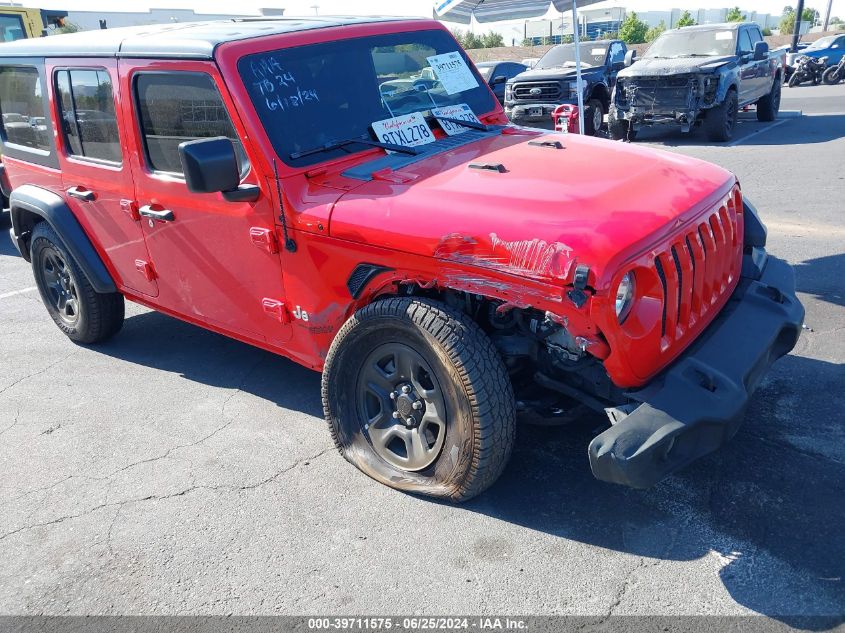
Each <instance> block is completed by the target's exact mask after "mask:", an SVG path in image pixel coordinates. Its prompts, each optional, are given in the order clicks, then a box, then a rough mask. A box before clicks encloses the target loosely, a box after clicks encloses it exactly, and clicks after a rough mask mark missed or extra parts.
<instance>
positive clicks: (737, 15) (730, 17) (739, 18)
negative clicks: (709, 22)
mask: <svg viewBox="0 0 845 633" xmlns="http://www.w3.org/2000/svg"><path fill="white" fill-rule="evenodd" d="M725 22H745V14H744V13H743V12H742V11H740V10H739V7H734V8H733V9H729V10H728V12H727V14H726V15H725Z"/></svg>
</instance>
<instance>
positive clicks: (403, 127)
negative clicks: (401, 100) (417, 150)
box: [372, 112, 435, 147]
mask: <svg viewBox="0 0 845 633" xmlns="http://www.w3.org/2000/svg"><path fill="white" fill-rule="evenodd" d="M372 126H373V132H375V133H376V136H377V137H378V140H380V141H381V142H382V143H393V144H394V145H404V146H406V147H416V146H417V145H426V144H428V143H433V142H434V140H435V139H434V133H432V131H431V128H430V127H428V123H426V122H425V117H424V116H423V115H422V114H420V113H419V112H412V113H411V114H403V115H401V116H397V117H393V118H392V119H383V120H381V121H373V123H372Z"/></svg>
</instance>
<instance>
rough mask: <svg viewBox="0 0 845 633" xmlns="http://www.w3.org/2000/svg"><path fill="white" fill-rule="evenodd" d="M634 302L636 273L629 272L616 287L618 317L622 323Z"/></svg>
mask: <svg viewBox="0 0 845 633" xmlns="http://www.w3.org/2000/svg"><path fill="white" fill-rule="evenodd" d="M633 304H634V273H633V272H630V273H627V274H626V275H625V276H624V277H622V281H620V282H619V286H618V287H617V288H616V318H617V319H619V322H620V323H622V322H623V321H624V320H625V317H627V316H628V313H629V312H630V311H631V306H632V305H633Z"/></svg>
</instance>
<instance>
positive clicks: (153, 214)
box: [138, 204, 176, 222]
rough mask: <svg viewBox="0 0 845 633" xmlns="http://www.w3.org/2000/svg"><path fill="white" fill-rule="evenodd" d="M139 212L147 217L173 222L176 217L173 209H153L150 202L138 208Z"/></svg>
mask: <svg viewBox="0 0 845 633" xmlns="http://www.w3.org/2000/svg"><path fill="white" fill-rule="evenodd" d="M138 213H140V214H141V215H142V216H144V217H145V218H151V219H153V220H161V221H162V222H173V220H175V219H176V218H174V217H173V211H171V210H170V209H153V208H152V206H150V205H148V204H145V205H144V206H143V207H141V208H140V209H138Z"/></svg>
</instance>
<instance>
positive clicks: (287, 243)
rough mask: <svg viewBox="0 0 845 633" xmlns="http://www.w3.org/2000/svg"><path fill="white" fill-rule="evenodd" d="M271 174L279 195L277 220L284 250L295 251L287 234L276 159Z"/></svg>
mask: <svg viewBox="0 0 845 633" xmlns="http://www.w3.org/2000/svg"><path fill="white" fill-rule="evenodd" d="M273 175H274V176H275V177H276V195H277V196H279V221H280V222H281V223H282V234H283V235H284V237H285V250H286V251H288V252H289V253H295V252H296V242H294V241H293V239H291V238H290V237H289V236H288V222H287V219H286V218H285V207H284V205H283V204H282V184H281V182H280V181H279V168H278V166H277V165H276V159H275V158H274V159H273Z"/></svg>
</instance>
